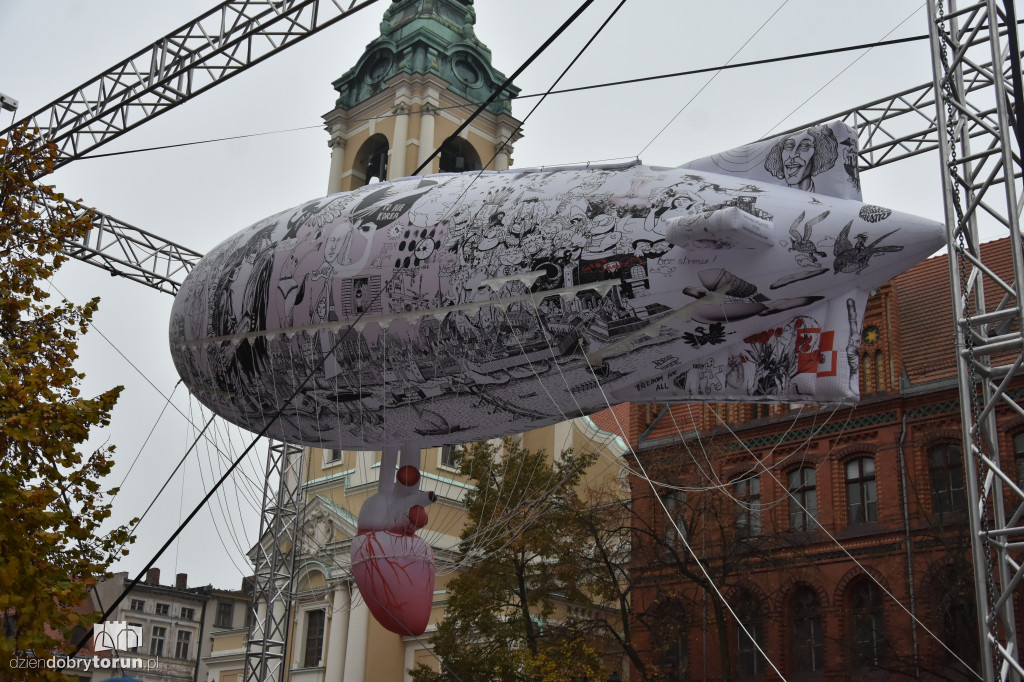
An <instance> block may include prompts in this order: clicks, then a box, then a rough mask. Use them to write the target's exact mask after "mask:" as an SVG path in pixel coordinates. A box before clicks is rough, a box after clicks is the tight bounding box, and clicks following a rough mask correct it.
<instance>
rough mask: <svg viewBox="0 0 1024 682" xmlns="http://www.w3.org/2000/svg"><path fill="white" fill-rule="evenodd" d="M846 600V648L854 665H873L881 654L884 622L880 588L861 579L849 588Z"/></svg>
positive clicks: (880, 657)
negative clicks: (847, 630) (848, 633)
mask: <svg viewBox="0 0 1024 682" xmlns="http://www.w3.org/2000/svg"><path fill="white" fill-rule="evenodd" d="M848 594H849V598H848V600H847V608H848V619H849V623H850V636H851V638H852V641H851V642H850V649H851V651H852V653H853V661H852V662H853V665H854V667H855V668H877V667H878V666H879V664H880V662H881V660H882V655H883V653H884V648H883V643H884V640H885V624H884V622H883V620H882V590H880V589H879V588H878V586H877V585H876V584H875V583H873V582H872V581H870V580H867V579H861V580H858V581H857V582H855V583H854V584H853V585H852V586H851V587H850V588H849V592H848Z"/></svg>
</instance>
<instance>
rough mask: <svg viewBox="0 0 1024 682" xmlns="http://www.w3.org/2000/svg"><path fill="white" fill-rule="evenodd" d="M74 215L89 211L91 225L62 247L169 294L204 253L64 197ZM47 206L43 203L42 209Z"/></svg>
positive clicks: (76, 256)
mask: <svg viewBox="0 0 1024 682" xmlns="http://www.w3.org/2000/svg"><path fill="white" fill-rule="evenodd" d="M64 203H66V204H67V205H68V206H70V207H71V210H72V211H73V212H74V214H75V215H82V214H83V213H86V212H88V213H90V215H91V216H92V228H91V229H90V230H89V231H88V232H86V233H85V236H84V237H83V238H82V239H80V240H75V241H71V240H68V241H66V242H65V243H64V248H63V251H64V253H65V254H67V255H68V256H71V257H72V258H77V259H78V260H81V261H85V262H86V263H90V264H92V265H95V266H97V267H100V268H103V269H104V270H106V271H108V272H109V273H110V274H111V276H114V277H124V278H126V279H130V280H132V281H133V282H138V283H140V284H145V285H146V286H149V287H151V288H153V289H156V290H157V291H162V292H163V293H165V294H171V295H172V296H173V295H175V294H176V293H178V288H179V287H180V286H181V282H182V281H183V280H184V278H185V276H186V275H187V274H188V273H189V272H190V271H191V270H192V268H193V267H195V265H196V263H198V262H199V259H200V258H202V257H203V254H201V253H199V252H198V251H193V250H192V249H190V248H188V247H185V246H181V245H180V244H175V243H174V242H172V241H168V240H166V239H164V238H163V237H159V236H157V235H155V234H153V233H152V232H147V231H146V230H143V229H141V228H138V227H135V226H134V225H129V224H128V223H126V222H123V221H120V220H118V219H117V218H115V217H113V216H111V215H108V214H106V213H101V212H99V211H97V210H95V209H89V208H86V207H85V206H82V205H81V204H79V203H77V202H74V201H68V200H65V202H64ZM48 208H49V207H46V206H44V207H43V210H46V209H48Z"/></svg>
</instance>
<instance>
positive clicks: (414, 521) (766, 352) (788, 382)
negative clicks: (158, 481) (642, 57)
mask: <svg viewBox="0 0 1024 682" xmlns="http://www.w3.org/2000/svg"><path fill="white" fill-rule="evenodd" d="M943 243H944V229H943V227H942V226H941V225H940V224H938V223H936V222H933V221H930V220H926V219H923V218H918V217H915V216H911V215H907V214H902V213H899V212H897V211H893V210H890V209H888V208H883V207H880V206H875V205H871V204H865V203H862V201H861V194H860V183H859V178H858V176H857V171H856V134H855V132H854V131H852V130H851V129H849V128H848V127H846V126H845V125H843V124H840V123H833V124H830V125H823V126H814V127H812V128H809V129H807V130H804V131H799V132H797V133H793V134H788V135H783V136H780V137H778V138H774V139H770V140H765V141H762V142H758V143H754V144H752V145H748V146H746V147H740V148H738V149H735V150H731V151H728V152H724V153H722V154H716V155H714V156H711V157H707V158H704V159H699V160H697V161H692V162H690V163H687V164H684V165H682V166H678V167H674V168H660V167H653V166H644V165H640V164H639V163H630V164H624V165H618V166H585V167H573V168H541V169H514V170H507V171H500V172H483V173H464V174H439V175H430V176H424V177H411V178H403V179H399V180H394V181H391V182H382V183H378V184H372V185H368V186H366V187H362V188H359V189H357V190H354V191H351V192H345V193H341V194H335V195H332V196H328V197H326V198H322V199H316V200H313V201H309V202H307V203H305V204H303V205H301V206H298V207H296V208H293V209H289V210H287V211H283V212H281V213H279V214H277V215H275V216H271V217H269V218H266V219H264V220H262V221H260V222H258V223H256V224H255V225H253V226H251V227H249V228H247V229H245V230H243V231H241V232H239V233H238V234H236V235H234V236H232V237H230V238H229V239H227V240H226V241H224V242H223V243H221V244H220V245H219V246H217V247H216V248H214V249H213V250H212V251H211V252H210V253H209V254H208V255H207V256H206V257H205V258H203V259H202V261H201V262H200V263H199V264H198V265H197V266H196V267H195V269H194V270H193V271H192V272H191V273H190V275H189V277H188V278H187V279H186V281H185V283H184V284H183V285H182V288H181V290H180V292H179V293H178V295H177V298H176V299H175V302H174V307H173V310H172V315H171V323H170V343H171V351H172V355H173V358H174V362H175V365H176V367H177V370H178V372H179V374H180V375H181V377H182V380H183V381H184V382H185V383H186V384H187V386H188V387H189V389H190V390H191V392H192V393H193V394H194V395H195V396H196V397H197V398H198V399H199V400H200V401H202V402H203V403H204V404H205V405H207V406H208V407H209V408H210V409H212V410H213V411H214V412H216V413H217V414H219V415H221V416H222V417H224V418H225V419H227V420H229V421H231V422H233V423H235V424H238V425H240V426H242V427H244V428H247V429H249V430H252V431H255V432H259V431H261V430H263V429H264V428H265V427H269V428H268V429H267V434H268V435H269V436H270V437H273V438H275V439H279V440H283V441H287V442H290V443H297V444H303V445H307V446H311V447H333V448H342V449H349V450H383V452H384V455H383V460H382V464H381V470H380V471H381V478H380V485H379V489H378V491H377V493H376V494H375V495H374V496H373V497H371V498H370V500H368V501H367V502H366V503H364V505H363V507H362V510H361V512H360V514H359V537H358V538H356V540H354V541H353V548H352V559H353V573H354V575H355V577H356V581H357V583H358V585H359V587H360V590H361V592H363V593H364V595H370V596H369V597H368V598H367V604H368V606H370V609H371V611H372V612H373V614H374V616H375V617H376V618H377V620H378V621H380V622H381V623H382V624H384V625H385V627H388V628H389V629H391V630H393V631H395V632H399V633H400V634H403V635H406V634H410V633H412V634H419V633H422V632H423V630H424V629H425V627H426V625H427V620H428V618H429V615H430V599H431V595H432V593H433V580H434V569H433V562H432V559H431V557H430V547H429V545H427V543H426V542H425V541H424V540H422V539H421V538H419V537H417V535H416V532H417V530H418V529H419V528H422V527H423V526H424V525H425V524H426V522H427V507H428V506H429V504H430V502H431V501H432V499H431V496H430V494H428V493H426V492H421V491H420V490H419V487H418V486H419V470H418V466H419V451H420V449H421V448H426V447H434V446H439V445H449V444H459V443H468V442H473V441H481V440H486V439H490V438H494V437H498V436H504V435H510V434H515V433H521V432H525V431H528V430H531V429H535V428H539V427H541V426H545V425H548V424H553V423H555V422H558V421H562V420H564V419H565V418H567V417H575V416H581V415H586V414H591V413H593V412H596V411H598V410H601V409H604V408H606V407H609V401H610V402H611V403H612V404H615V403H619V402H627V401H628V402H636V403H644V402H658V403H666V402H672V401H695V400H701V401H747V402H749V401H771V402H776V401H783V402H787V401H788V402H799V403H806V402H814V403H842V402H853V401H855V400H856V399H857V398H858V396H859V389H858V372H859V367H858V357H859V355H858V344H859V341H860V327H861V324H862V321H863V315H864V307H865V304H866V302H867V299H868V294H869V292H870V291H871V290H872V289H874V288H877V287H879V286H881V285H882V284H884V283H885V282H887V281H888V280H889V279H891V278H892V277H894V276H895V275H897V274H899V273H901V272H903V271H904V270H906V269H908V268H909V267H911V266H913V265H914V264H916V263H917V262H919V261H921V260H923V259H924V258H926V257H927V256H929V255H930V254H932V253H934V252H935V251H936V249H938V248H939V247H941V246H942V244H943ZM307 377H308V381H307ZM296 392H297V393H296ZM293 394H295V398H294V400H292V401H290V402H288V403H287V404H285V402H286V400H287V399H288V398H289V397H291V396H292V395H293Z"/></svg>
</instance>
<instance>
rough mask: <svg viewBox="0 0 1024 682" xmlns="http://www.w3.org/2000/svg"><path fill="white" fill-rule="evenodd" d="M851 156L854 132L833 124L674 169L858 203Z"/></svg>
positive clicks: (854, 154) (854, 146)
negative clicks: (781, 187) (804, 191)
mask: <svg viewBox="0 0 1024 682" xmlns="http://www.w3.org/2000/svg"><path fill="white" fill-rule="evenodd" d="M857 151H858V148H857V132H856V131H855V130H854V129H853V128H851V127H850V126H848V125H846V124H845V123H841V122H839V121H833V122H832V123H827V124H824V125H815V126H811V127H809V128H804V129H802V130H796V131H793V132H790V133H784V134H782V135H778V136H776V137H772V138H769V139H767V140H759V141H758V142H754V143H752V144H748V145H745V146H743V147H737V148H736V149H730V150H729V151H725V152H720V153H718V154H712V155H711V156H706V157H704V158H702V159H697V160H695V161H690V162H689V163H684V164H683V165H682V166H680V168H689V169H692V170H697V171H705V172H708V173H716V174H719V175H727V176H738V177H744V178H749V179H750V180H752V181H755V182H762V183H770V184H773V185H781V186H783V187H793V188H797V189H803V190H806V191H810V192H815V193H817V194H828V195H830V196H834V197H839V198H841V199H855V200H856V201H861V200H862V199H861V193H860V177H859V176H858V174H857V159H858V156H857Z"/></svg>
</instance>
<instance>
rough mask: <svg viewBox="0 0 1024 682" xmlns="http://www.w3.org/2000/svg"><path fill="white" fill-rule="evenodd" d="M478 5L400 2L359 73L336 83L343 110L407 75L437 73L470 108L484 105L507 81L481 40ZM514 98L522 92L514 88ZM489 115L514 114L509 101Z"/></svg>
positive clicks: (455, 0)
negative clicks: (477, 30)
mask: <svg viewBox="0 0 1024 682" xmlns="http://www.w3.org/2000/svg"><path fill="white" fill-rule="evenodd" d="M475 23H476V11H475V10H474V9H473V0H395V2H393V3H391V6H390V7H389V8H388V9H387V11H386V12H385V13H384V19H383V20H382V21H381V23H380V37H378V38H377V39H376V40H374V41H373V42H371V43H370V44H369V45H367V46H366V51H365V52H363V56H362V57H360V58H359V61H358V62H357V63H356V65H355V66H354V67H352V68H351V69H349V71H348V72H347V73H345V75H343V76H342V77H341V78H339V79H338V80H336V81H334V83H333V85H334V89H335V90H337V91H338V95H339V97H338V102H337V106H338V107H340V108H342V109H351V108H352V107H354V106H356V105H357V104H359V103H361V102H364V101H366V100H368V99H369V98H371V97H373V96H374V95H376V94H377V93H378V92H380V91H382V90H384V88H385V87H386V83H387V81H388V80H389V79H390V78H391V77H392V76H394V75H396V74H398V73H401V72H403V71H405V72H407V73H414V74H416V73H418V74H427V73H432V74H435V75H437V76H439V77H441V78H443V79H444V80H445V81H446V82H447V83H448V84H449V86H448V87H449V89H450V90H452V91H453V92H456V93H458V94H459V95H462V96H463V97H465V98H466V99H467V100H469V101H470V102H483V101H484V100H485V99H487V98H488V97H489V96H490V95H491V93H492V92H494V91H495V90H497V89H498V86H500V85H501V84H502V83H503V82H504V81H505V75H504V74H502V73H501V72H500V71H498V70H497V69H495V68H494V67H493V66H492V65H491V51H490V50H489V49H488V48H487V46H486V45H484V44H483V43H482V42H480V40H479V39H478V38H477V37H476V33H475V32H474V30H473V25H474V24H475ZM509 91H510V92H511V93H512V94H518V93H519V88H516V87H510V88H509ZM488 110H490V111H491V112H493V113H495V114H511V113H512V111H511V107H510V106H509V100H508V98H507V96H503V97H500V98H498V99H497V100H496V101H495V102H493V103H492V104H491V105H490V106H488Z"/></svg>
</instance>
